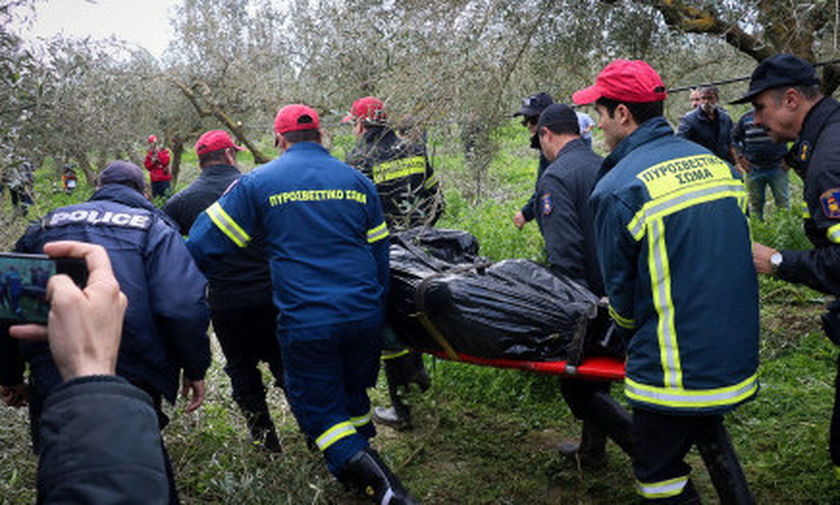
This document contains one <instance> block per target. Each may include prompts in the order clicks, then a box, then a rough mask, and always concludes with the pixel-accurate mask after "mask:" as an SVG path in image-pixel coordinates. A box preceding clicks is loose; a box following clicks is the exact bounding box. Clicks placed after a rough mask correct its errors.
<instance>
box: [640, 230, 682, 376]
mask: <svg viewBox="0 0 840 505" xmlns="http://www.w3.org/2000/svg"><path fill="white" fill-rule="evenodd" d="M648 230H649V233H648V270H649V271H650V272H649V273H650V286H651V290H652V292H653V305H654V307H655V308H656V313H657V314H658V315H659V317H658V322H657V325H656V335H657V339H658V341H659V359H660V360H661V361H662V372H663V374H664V379H663V381H664V383H665V387H676V388H682V369H681V367H680V350H679V346H678V345H677V331H676V328H675V327H674V301H673V299H672V298H671V266H670V262H669V261H668V251H667V248H666V247H665V223H664V222H663V221H662V219H657V220H656V221H654V222H652V223H651V225H650V226H649V227H648Z"/></svg>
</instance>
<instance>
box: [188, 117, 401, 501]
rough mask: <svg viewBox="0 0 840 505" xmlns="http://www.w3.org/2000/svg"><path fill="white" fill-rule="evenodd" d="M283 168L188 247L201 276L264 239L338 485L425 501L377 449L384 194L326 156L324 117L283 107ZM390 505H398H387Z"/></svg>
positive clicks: (215, 215)
mask: <svg viewBox="0 0 840 505" xmlns="http://www.w3.org/2000/svg"><path fill="white" fill-rule="evenodd" d="M274 130H275V144H276V145H278V146H279V147H280V148H281V150H282V151H284V152H283V154H282V156H280V157H279V158H277V159H275V160H274V161H272V162H270V163H268V164H266V165H263V166H261V167H258V168H256V169H255V170H254V171H252V172H251V173H249V174H247V175H245V176H242V177H241V178H240V179H238V180H237V182H236V183H235V184H234V185H233V186H232V187H231V188H230V189H229V190H228V191H227V193H226V194H225V195H224V196H223V197H222V198H221V199H219V201H217V202H216V203H214V204H213V205H211V206H210V207H209V208H208V209H207V210H206V211H205V212H203V213H202V214H201V215H200V216H199V217H198V219H197V220H196V222H195V224H194V225H193V227H192V230H190V237H189V240H188V241H187V245H188V247H189V248H190V251H191V252H192V254H193V257H195V258H196V260H197V261H198V262H199V264H201V265H203V266H205V267H206V266H207V265H209V264H210V263H212V262H213V261H215V260H216V259H218V258H220V257H222V256H224V255H226V254H228V253H230V252H232V251H235V250H236V249H237V248H242V247H245V246H247V245H248V244H249V243H250V241H251V237H252V236H254V235H255V234H257V233H265V234H266V237H267V240H268V253H269V260H270V266H271V275H272V281H273V283H272V285H273V289H274V303H275V305H276V306H277V308H278V309H279V311H280V318H279V321H278V327H279V330H278V338H279V340H280V345H281V348H282V351H283V364H284V365H285V370H286V395H287V398H288V400H289V405H290V406H291V408H292V412H293V413H294V414H295V417H296V418H297V420H298V424H299V425H300V427H301V430H302V431H303V432H304V433H305V434H306V436H307V437H309V439H311V440H313V441H314V442H315V444H316V445H317V447H318V448H319V449H320V450H321V452H322V453H323V454H324V457H325V458H326V462H327V467H328V468H329V470H330V472H331V473H332V474H333V475H335V476H336V477H337V478H338V479H339V480H340V481H342V482H344V483H346V484H348V485H350V486H353V487H356V488H358V489H361V490H364V491H366V492H367V493H368V494H369V495H370V496H371V498H373V499H374V500H375V501H376V502H377V503H391V504H392V505H399V504H404V503H409V504H410V503H415V501H414V499H413V498H412V497H411V496H410V495H409V494H408V493H407V492H406V491H405V490H404V489H403V487H402V485H401V484H400V482H399V480H397V478H396V477H395V476H394V475H393V474H392V473H391V472H390V470H389V469H388V467H387V466H386V465H385V463H384V462H383V461H382V460H381V458H380V457H379V456H378V454H377V453H376V451H374V450H373V449H371V448H370V446H369V444H368V439H370V438H371V437H373V436H374V435H375V433H376V430H375V428H374V426H373V423H372V422H371V413H370V400H369V399H368V396H367V393H366V388H368V387H372V386H374V385H375V382H376V376H377V373H378V371H379V354H380V352H381V349H382V318H383V309H384V300H385V297H386V293H387V289H388V240H387V237H388V228H387V225H386V223H385V218H384V215H383V214H382V207H381V204H380V202H379V198H378V196H377V194H376V188H375V187H374V186H373V183H372V182H371V181H370V180H369V179H368V178H367V177H365V176H364V175H362V174H361V173H360V172H359V171H357V170H355V169H354V168H353V167H351V166H349V165H347V164H345V163H342V162H341V161H339V160H337V159H335V158H333V157H332V156H330V154H329V153H328V152H327V150H326V149H324V148H323V147H322V146H321V130H320V122H319V119H318V114H317V113H316V112H315V111H314V110H313V109H312V108H310V107H307V106H306V105H301V104H293V105H287V106H286V107H283V108H282V109H280V111H279V112H278V113H277V117H276V119H275V122H274ZM389 500H390V501H389Z"/></svg>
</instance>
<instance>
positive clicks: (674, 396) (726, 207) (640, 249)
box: [590, 117, 759, 415]
mask: <svg viewBox="0 0 840 505" xmlns="http://www.w3.org/2000/svg"><path fill="white" fill-rule="evenodd" d="M590 205H591V206H592V209H593V214H594V217H595V235H596V243H597V247H598V249H597V251H598V263H599V264H600V266H601V272H602V274H603V276H604V284H605V285H606V289H607V296H608V297H609V300H610V314H611V315H612V316H613V319H614V320H615V322H616V323H617V324H618V325H619V326H620V327H622V328H624V329H625V330H627V331H628V333H631V334H632V337H631V338H630V341H629V343H628V359H627V366H626V378H625V393H626V394H627V396H628V398H629V399H630V401H631V403H632V404H634V406H636V407H640V408H645V409H649V410H659V411H665V412H672V413H685V414H692V415H693V414H703V413H720V412H726V411H728V410H731V409H733V408H734V407H735V406H736V405H737V404H739V403H741V402H744V401H746V400H748V399H751V398H752V397H753V396H754V395H755V394H756V393H757V391H758V377H757V374H756V370H757V368H758V332H759V327H758V280H757V278H756V271H755V267H754V266H753V261H752V248H751V242H750V236H749V227H748V222H747V219H746V217H745V216H744V210H745V206H746V193H745V191H744V187H743V185H742V183H741V182H740V180H738V179H737V178H736V173H735V171H734V170H733V169H732V168H731V167H730V166H729V165H727V164H726V163H724V162H723V161H721V160H720V159H719V158H717V157H715V156H713V155H712V154H711V153H710V152H709V151H708V150H706V149H704V148H702V147H700V146H698V145H697V144H694V143H691V142H687V141H685V140H683V139H680V138H677V137H675V136H674V135H673V130H671V127H670V126H669V125H668V123H667V122H666V121H665V119H664V118H662V117H658V118H654V119H650V120H648V121H646V122H644V123H643V124H641V125H640V126H639V127H638V129H636V130H635V131H634V132H633V133H632V134H630V135H629V136H628V137H627V138H625V139H624V140H622V141H621V143H619V145H618V146H617V147H616V149H615V150H614V151H613V152H612V154H610V156H608V157H607V158H606V159H605V160H604V164H603V166H602V168H601V177H600V179H599V181H598V183H597V185H596V186H595V189H594V190H593V192H592V196H591V197H590Z"/></svg>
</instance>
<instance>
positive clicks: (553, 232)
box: [534, 139, 604, 296]
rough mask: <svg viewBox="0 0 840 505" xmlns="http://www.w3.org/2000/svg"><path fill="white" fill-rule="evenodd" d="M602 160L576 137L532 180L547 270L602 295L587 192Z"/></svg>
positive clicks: (602, 290) (535, 212)
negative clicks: (537, 178) (535, 185)
mask: <svg viewBox="0 0 840 505" xmlns="http://www.w3.org/2000/svg"><path fill="white" fill-rule="evenodd" d="M603 160H604V159H603V158H601V157H600V156H598V155H597V154H595V153H594V152H592V149H590V148H589V147H588V146H587V145H586V144H585V143H584V141H583V140H582V139H575V140H572V141H571V142H569V143H568V144H566V145H565V146H563V149H561V150H560V152H559V153H557V159H555V160H554V161H553V162H552V163H551V165H549V166H548V169H546V171H545V173H544V174H543V175H542V177H540V180H539V182H538V183H537V194H538V195H539V200H537V203H536V207H535V208H534V214H535V215H536V217H537V223H538V224H539V225H540V232H542V235H543V239H544V240H545V249H546V256H547V260H548V265H549V266H550V267H551V270H552V271H553V272H557V273H561V274H563V275H565V276H566V277H568V278H570V279H572V280H574V281H575V282H577V283H579V284H581V285H583V286H586V287H587V288H589V290H590V291H592V292H593V293H595V294H596V295H598V296H604V282H603V281H602V280H601V272H600V271H599V270H598V260H597V259H596V257H595V231H594V229H593V227H592V211H591V209H590V208H589V193H591V192H592V188H593V187H594V186H595V179H596V177H597V175H598V169H599V168H600V166H601V162H602V161H603Z"/></svg>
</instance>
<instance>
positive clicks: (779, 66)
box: [729, 54, 820, 104]
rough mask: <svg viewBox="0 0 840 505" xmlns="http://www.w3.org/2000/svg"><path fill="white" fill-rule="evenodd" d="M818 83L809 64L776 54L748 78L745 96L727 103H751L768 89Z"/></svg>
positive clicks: (814, 72)
mask: <svg viewBox="0 0 840 505" xmlns="http://www.w3.org/2000/svg"><path fill="white" fill-rule="evenodd" d="M819 83H820V78H819V77H817V72H816V71H815V70H814V67H813V66H811V64H810V63H808V62H807V61H805V60H803V59H802V58H798V57H796V56H794V55H792V54H777V55H775V56H771V57H769V58H767V59H765V60H764V61H762V62H761V63H759V64H758V66H757V67H756V68H755V70H754V71H753V73H752V76H751V77H750V89H749V91H747V94H745V95H744V96H742V97H741V98H739V99H737V100H734V101H732V102H729V103H732V104H737V103H746V102H749V101H752V99H753V98H755V97H756V96H758V95H759V94H760V93H763V92H764V91H767V90H768V89H773V88H782V87H787V86H813V85H814V84H819Z"/></svg>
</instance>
